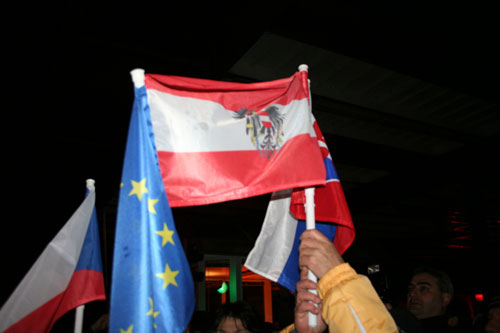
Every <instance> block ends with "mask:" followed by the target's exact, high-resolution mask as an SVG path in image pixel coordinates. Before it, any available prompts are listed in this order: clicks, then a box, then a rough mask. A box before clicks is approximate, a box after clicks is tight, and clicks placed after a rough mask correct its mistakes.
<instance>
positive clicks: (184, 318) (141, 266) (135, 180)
mask: <svg viewBox="0 0 500 333" xmlns="http://www.w3.org/2000/svg"><path fill="white" fill-rule="evenodd" d="M150 117H151V116H150V114H149V105H148V101H147V92H146V89H145V87H144V86H142V87H140V88H135V100H134V106H133V110H132V117H131V120H130V128H129V133H128V140H127V147H126V152H125V159H124V165H123V171H122V181H121V184H122V185H121V188H120V196H119V201H118V215H117V221H116V234H115V245H114V246H115V247H114V258H113V273H112V282H111V301H110V322H109V325H110V330H109V331H110V332H132V330H133V331H134V332H183V331H184V330H185V329H186V327H187V325H188V323H189V321H190V319H191V315H192V314H193V311H194V305H195V296H194V284H193V279H192V276H191V270H190V266H189V263H188V261H187V259H186V256H185V254H184V250H183V248H182V243H181V241H180V239H179V236H178V234H177V231H176V228H175V224H174V219H173V216H172V212H171V209H170V206H169V203H168V199H167V195H166V192H165V188H164V185H163V182H162V178H161V174H160V168H159V162H158V157H157V153H156V147H155V143H154V133H153V128H152V124H151V119H150ZM158 235H160V236H161V237H158ZM151 242H152V243H151ZM166 243H169V245H168V246H165V244H166ZM153 299H154V307H153ZM159 309H161V310H159Z"/></svg>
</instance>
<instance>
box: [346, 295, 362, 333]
mask: <svg viewBox="0 0 500 333" xmlns="http://www.w3.org/2000/svg"><path fill="white" fill-rule="evenodd" d="M347 305H348V306H349V310H351V312H352V315H353V316H354V319H355V320H356V324H358V328H359V330H360V331H361V332H362V333H366V330H365V327H364V326H363V324H362V323H361V320H360V319H359V317H358V314H357V313H356V311H354V309H353V308H352V306H351V304H350V303H349V302H347Z"/></svg>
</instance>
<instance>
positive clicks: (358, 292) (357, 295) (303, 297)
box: [282, 230, 398, 333]
mask: <svg viewBox="0 0 500 333" xmlns="http://www.w3.org/2000/svg"><path fill="white" fill-rule="evenodd" d="M299 267H300V270H301V275H300V277H301V279H300V281H299V282H298V283H297V300H296V306H295V323H294V325H290V326H288V327H287V328H285V329H284V330H282V332H283V333H287V332H297V333H303V332H306V333H317V332H324V331H325V330H326V329H327V328H328V330H329V332H336V333H343V332H346V333H347V332H348V333H355V332H370V333H371V332H391V333H393V332H396V333H397V332H398V328H397V326H396V323H395V322H394V320H393V318H392V317H391V315H390V314H389V311H388V310H387V308H386V307H385V305H384V304H383V303H382V300H381V299H380V297H379V296H378V294H377V292H376V291H375V289H374V288H373V286H372V284H371V282H370V280H369V279H368V278H367V277H366V276H363V275H360V274H357V273H356V271H355V270H354V269H353V268H352V267H351V266H350V265H349V264H348V263H346V262H344V260H343V259H342V257H341V256H340V254H339V253H338V251H337V249H336V248H335V246H334V245H333V244H332V242H331V241H330V240H329V239H328V238H327V237H325V236H324V235H323V234H322V233H321V232H319V231H318V230H306V231H305V232H304V233H303V234H302V236H301V243H300V247H299ZM308 269H310V270H311V271H312V272H313V273H314V274H315V275H316V277H317V278H318V283H317V284H316V283H315V282H313V281H311V280H309V279H308V278H307V270H308ZM313 289H317V291H318V294H319V295H318V296H317V295H315V294H313V293H311V292H310V291H309V290H313ZM308 312H312V313H314V314H316V315H317V322H318V323H317V327H309V323H308Z"/></svg>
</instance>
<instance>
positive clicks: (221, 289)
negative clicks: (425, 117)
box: [217, 282, 227, 294]
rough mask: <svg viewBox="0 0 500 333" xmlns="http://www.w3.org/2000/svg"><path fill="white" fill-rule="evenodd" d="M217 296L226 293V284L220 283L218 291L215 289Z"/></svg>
mask: <svg viewBox="0 0 500 333" xmlns="http://www.w3.org/2000/svg"><path fill="white" fill-rule="evenodd" d="M217 291H218V292H219V294H224V293H225V292H226V291H227V284H226V282H222V286H220V288H219V289H217Z"/></svg>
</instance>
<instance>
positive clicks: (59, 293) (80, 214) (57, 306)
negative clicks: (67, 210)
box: [0, 181, 106, 333]
mask: <svg viewBox="0 0 500 333" xmlns="http://www.w3.org/2000/svg"><path fill="white" fill-rule="evenodd" d="M87 184H88V188H89V191H88V193H87V197H86V198H85V200H84V201H83V203H82V204H81V205H80V207H79V208H78V209H77V210H76V211H75V213H74V214H73V216H72V217H71V218H70V219H69V220H68V222H66V224H65V225H64V227H63V228H62V229H61V230H60V231H59V232H58V233H57V235H56V236H55V237H54V239H52V241H51V242H50V243H49V244H48V245H47V247H46V248H45V250H44V251H43V252H42V254H41V255H40V257H38V259H37V261H36V262H35V264H34V265H33V266H32V267H31V269H30V270H29V272H28V273H27V274H26V276H25V277H24V278H23V280H22V281H21V283H20V284H19V285H18V286H17V288H16V289H15V290H14V292H13V293H12V295H11V296H10V297H9V299H8V300H7V302H5V304H4V305H3V307H2V310H1V311H0V331H1V332H6V333H14V332H30V333H31V332H34V333H36V332H49V331H50V330H51V328H52V326H53V325H54V323H55V322H56V320H57V319H59V318H60V317H61V316H63V315H64V314H65V313H66V312H68V311H70V310H72V309H74V308H76V307H78V306H80V305H82V304H85V303H88V302H91V301H95V300H105V299H106V294H105V291H104V277H103V273H102V262H101V249H100V240H99V230H98V225H97V217H96V213H95V189H94V187H93V181H87Z"/></svg>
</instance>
